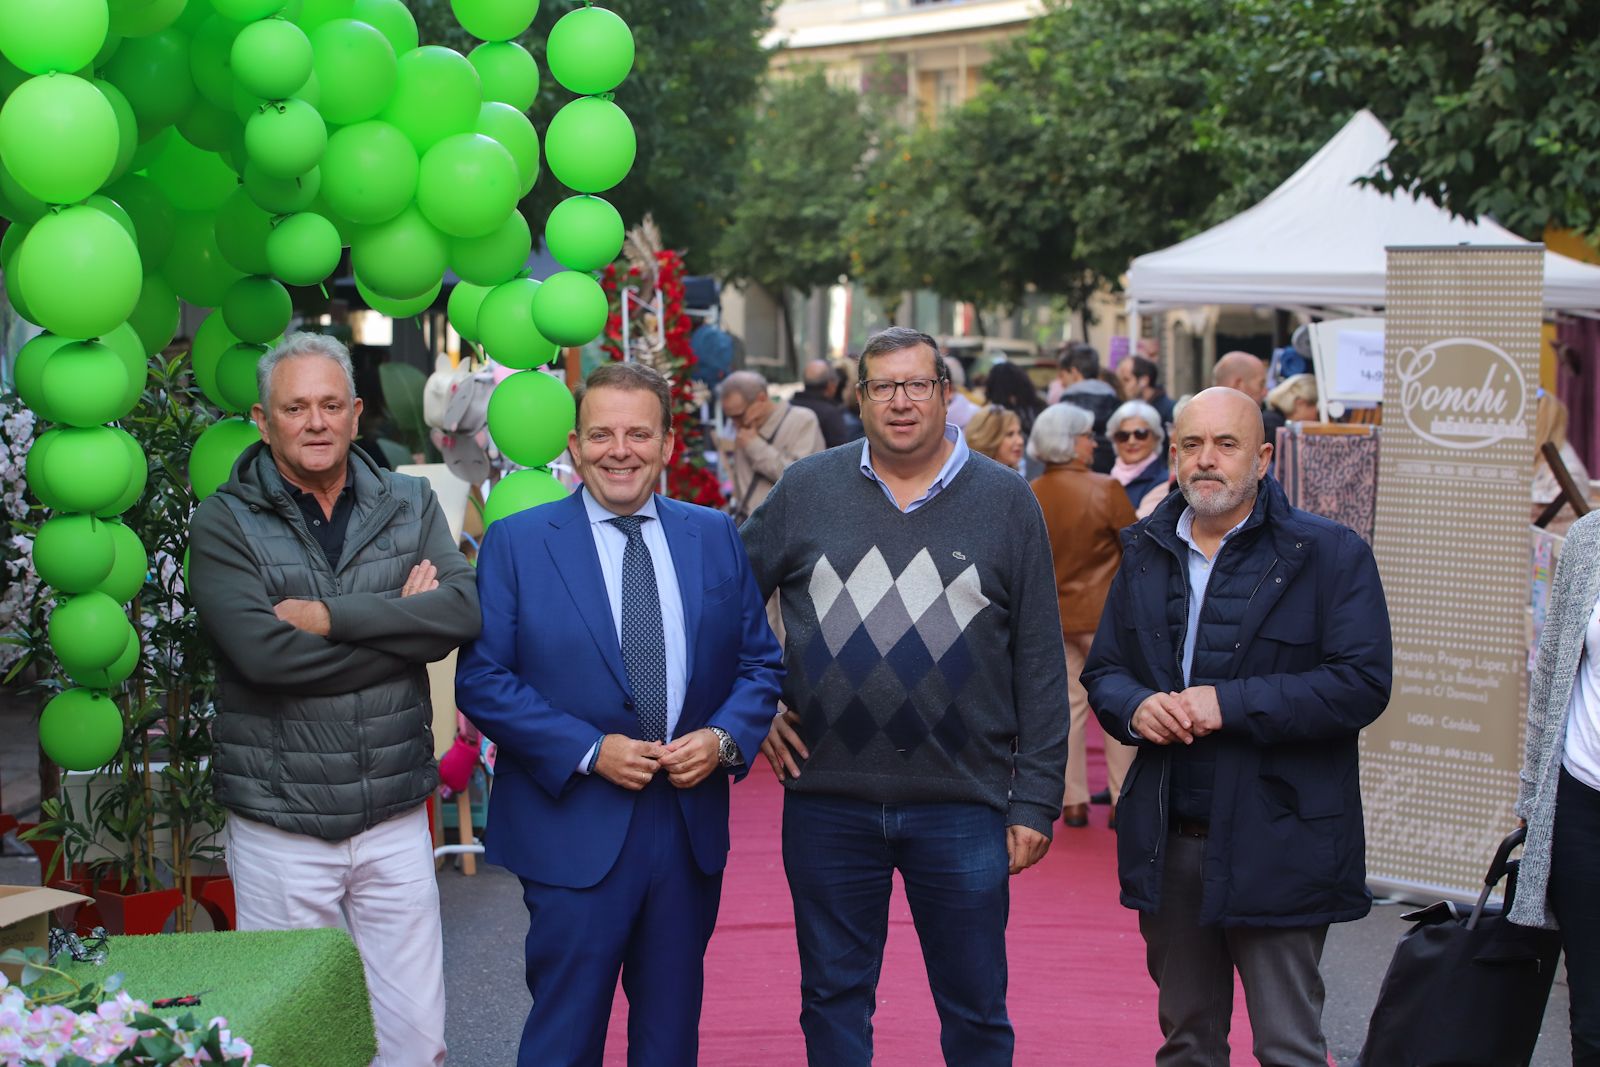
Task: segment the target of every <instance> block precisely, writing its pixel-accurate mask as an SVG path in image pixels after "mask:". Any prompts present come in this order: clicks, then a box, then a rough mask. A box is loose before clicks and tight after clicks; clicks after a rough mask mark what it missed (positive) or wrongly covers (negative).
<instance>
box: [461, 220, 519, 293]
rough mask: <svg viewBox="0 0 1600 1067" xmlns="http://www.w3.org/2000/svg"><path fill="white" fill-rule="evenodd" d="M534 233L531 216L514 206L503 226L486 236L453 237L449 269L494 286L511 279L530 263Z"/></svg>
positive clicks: (479, 282)
mask: <svg viewBox="0 0 1600 1067" xmlns="http://www.w3.org/2000/svg"><path fill="white" fill-rule="evenodd" d="M532 250H533V234H532V233H531V232H530V231H529V229H528V220H527V219H525V218H523V217H522V212H520V211H517V210H515V209H513V210H512V212H511V214H509V215H507V216H506V221H505V222H504V223H502V224H501V226H500V228H499V229H497V230H495V231H494V232H493V233H491V234H489V235H488V236H486V237H453V238H451V239H450V269H451V270H453V271H455V272H456V274H457V275H458V276H460V277H461V278H462V279H464V280H466V281H469V282H473V283H475V284H477V285H487V286H495V285H499V284H500V283H501V282H507V281H510V280H511V279H512V278H514V277H516V275H517V272H518V271H520V270H522V269H523V268H524V267H526V266H527V264H528V253H529V252H531V251H532Z"/></svg>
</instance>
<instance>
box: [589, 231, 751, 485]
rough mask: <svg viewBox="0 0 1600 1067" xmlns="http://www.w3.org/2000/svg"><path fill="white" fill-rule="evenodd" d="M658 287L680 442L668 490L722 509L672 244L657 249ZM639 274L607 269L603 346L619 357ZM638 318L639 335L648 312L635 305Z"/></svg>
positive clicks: (634, 326)
mask: <svg viewBox="0 0 1600 1067" xmlns="http://www.w3.org/2000/svg"><path fill="white" fill-rule="evenodd" d="M656 267H657V274H658V278H657V282H656V285H657V289H658V290H659V292H658V296H659V298H660V300H661V311H662V320H663V322H664V323H665V325H666V333H667V347H666V356H665V358H664V359H663V360H662V361H661V362H660V363H659V364H658V365H657V369H659V370H660V371H661V372H662V373H664V374H665V375H666V376H667V379H668V380H669V381H670V382H672V429H673V431H674V432H675V433H676V434H677V438H678V447H677V450H676V451H675V452H674V453H673V456H672V462H671V463H670V464H668V466H667V495H668V496H670V497H672V498H673V499H675V500H687V501H688V502H690V503H691V504H704V505H705V506H706V507H710V508H720V507H721V506H722V504H723V496H722V486H721V485H720V484H718V482H717V476H716V474H715V472H713V471H712V470H711V468H709V467H708V466H706V452H707V451H708V449H709V447H710V438H709V435H708V433H707V431H706V427H705V424H704V423H702V422H701V421H700V404H699V402H698V401H697V400H696V399H695V393H694V385H693V383H692V381H691V380H690V374H689V372H690V370H691V368H693V367H694V365H695V364H696V363H698V362H699V360H697V359H696V358H695V354H694V349H692V348H690V347H689V334H690V332H691V331H692V330H693V326H692V325H691V323H690V322H689V316H687V315H685V314H684V313H683V257H682V256H680V255H679V254H678V253H677V252H674V251H672V250H670V249H668V250H666V251H662V252H657V253H656ZM638 277H639V268H638V267H628V268H627V270H626V271H618V270H617V265H616V264H614V263H613V264H612V265H610V266H608V267H606V269H605V273H604V274H603V275H602V277H601V279H600V285H601V287H602V288H604V289H605V292H606V297H607V299H609V300H610V301H611V314H610V315H609V316H608V317H607V318H606V330H605V336H604V338H603V339H602V342H601V343H602V345H603V347H604V348H605V350H606V354H607V355H609V356H610V357H611V358H612V359H614V360H621V359H622V358H623V352H622V312H621V307H622V292H621V290H622V287H623V286H624V285H626V284H627V283H628V282H630V281H633V280H636V279H637V278H638ZM630 314H631V316H632V318H633V322H632V323H630V324H629V331H628V332H629V334H630V336H638V335H639V334H640V333H641V332H642V331H643V330H645V329H646V325H645V323H644V318H645V316H646V314H648V313H647V312H646V311H645V309H644V308H642V307H640V306H639V305H637V304H635V305H634V306H633V308H632V309H631V311H630Z"/></svg>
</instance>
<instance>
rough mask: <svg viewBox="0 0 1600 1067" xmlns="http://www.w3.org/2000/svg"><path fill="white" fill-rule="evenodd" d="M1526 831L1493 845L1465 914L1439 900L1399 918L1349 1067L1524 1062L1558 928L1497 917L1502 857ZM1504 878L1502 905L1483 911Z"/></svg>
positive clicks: (1519, 1066)
mask: <svg viewBox="0 0 1600 1067" xmlns="http://www.w3.org/2000/svg"><path fill="white" fill-rule="evenodd" d="M1525 836H1526V831H1525V830H1522V829H1518V830H1515V831H1513V832H1512V833H1511V834H1510V835H1509V836H1507V837H1506V839H1505V840H1504V841H1502V842H1501V843H1500V847H1499V849H1498V850H1497V851H1496V852H1495V856H1494V862H1493V863H1492V864H1490V867H1489V873H1488V875H1487V876H1486V877H1485V879H1484V885H1483V891H1482V892H1481V893H1480V894H1479V895H1478V903H1477V906H1476V907H1474V908H1473V909H1472V912H1471V914H1469V915H1465V916H1463V915H1462V914H1461V911H1462V909H1461V908H1459V907H1458V906H1457V905H1456V904H1455V903H1454V902H1452V901H1440V902H1439V903H1437V904H1432V905H1430V906H1428V907H1426V908H1423V909H1422V910H1421V911H1414V912H1410V913H1408V914H1406V915H1404V916H1402V918H1404V919H1406V920H1407V921H1409V922H1412V923H1414V924H1415V925H1414V926H1413V927H1412V928H1411V929H1410V930H1408V931H1406V933H1405V934H1404V935H1402V936H1401V938H1400V943H1399V945H1398V946H1397V947H1396V948H1395V952H1394V958H1393V959H1392V960H1391V961H1390V962H1389V970H1388V973H1387V974H1385V975H1384V978H1383V986H1382V988H1381V989H1380V990H1379V991H1378V1003H1377V1005H1376V1006H1375V1007H1374V1008H1373V1010H1372V1018H1371V1020H1370V1021H1369V1023H1368V1024H1367V1040H1366V1043H1365V1044H1364V1045H1363V1046H1362V1048H1361V1057H1360V1059H1359V1060H1357V1061H1356V1062H1357V1067H1526V1065H1527V1064H1528V1062H1529V1060H1530V1059H1531V1058H1532V1057H1533V1049H1534V1046H1535V1045H1536V1044H1538V1041H1539V1028H1540V1025H1541V1024H1542V1022H1543V1021H1544V1008H1545V1002H1546V1001H1547V1000H1549V998H1550V985H1551V983H1552V981H1554V979H1555V973H1556V962H1557V960H1558V958H1559V957H1560V954H1561V935H1560V933H1559V932H1558V931H1555V930H1541V929H1537V928H1534V927H1528V926H1518V925H1516V924H1515V923H1512V922H1510V921H1509V920H1507V919H1506V917H1505V913H1506V912H1508V911H1510V910H1511V904H1512V901H1513V900H1515V899H1516V891H1517V866H1518V863H1519V861H1517V860H1513V859H1511V858H1510V856H1511V852H1512V850H1513V849H1515V848H1516V847H1517V846H1518V845H1520V844H1521V843H1522V840H1523V838H1524V837H1525ZM1502 878H1504V879H1505V880H1506V893H1505V904H1504V906H1503V907H1501V908H1490V907H1488V906H1487V905H1488V901H1489V893H1490V891H1491V890H1493V889H1494V887H1495V886H1496V885H1497V884H1499V882H1500V880H1501V879H1502Z"/></svg>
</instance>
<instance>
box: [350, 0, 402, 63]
mask: <svg viewBox="0 0 1600 1067" xmlns="http://www.w3.org/2000/svg"><path fill="white" fill-rule="evenodd" d="M351 17H353V18H354V19H356V20H357V21H358V22H365V23H366V24H367V25H369V26H376V27H377V28H378V32H379V33H382V34H383V35H384V36H385V37H387V38H388V39H389V44H390V45H391V46H393V48H394V54H395V55H396V56H403V55H405V54H406V53H407V52H409V51H411V50H412V49H413V48H415V47H417V20H416V19H415V18H414V17H413V16H412V14H411V11H410V9H409V8H407V7H406V5H405V4H404V3H402V2H401V0H356V2H355V7H354V8H353V9H352V11H351Z"/></svg>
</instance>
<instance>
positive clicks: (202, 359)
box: [189, 312, 239, 408]
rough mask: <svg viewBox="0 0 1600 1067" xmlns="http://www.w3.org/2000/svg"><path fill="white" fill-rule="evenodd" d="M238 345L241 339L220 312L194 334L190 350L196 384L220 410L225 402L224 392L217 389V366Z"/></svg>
mask: <svg viewBox="0 0 1600 1067" xmlns="http://www.w3.org/2000/svg"><path fill="white" fill-rule="evenodd" d="M238 343H239V338H237V337H235V336H234V335H233V331H232V330H229V329H228V324H227V320H226V319H224V318H223V317H222V315H221V313H220V312H219V313H215V314H212V315H209V316H207V317H206V319H205V321H204V322H202V323H201V324H200V328H199V329H197V330H195V332H194V345H193V347H191V348H190V350H189V365H190V366H191V367H192V368H193V370H194V384H196V385H198V386H199V387H200V391H201V392H202V393H204V394H205V395H206V399H207V400H209V401H211V402H212V403H213V404H215V405H216V406H217V407H219V408H220V407H222V406H223V402H222V391H221V390H220V389H218V388H217V365H218V364H219V363H221V362H222V353H224V352H226V351H227V350H228V349H230V348H232V347H233V346H234V345H236V344H238Z"/></svg>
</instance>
